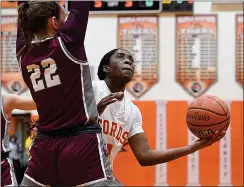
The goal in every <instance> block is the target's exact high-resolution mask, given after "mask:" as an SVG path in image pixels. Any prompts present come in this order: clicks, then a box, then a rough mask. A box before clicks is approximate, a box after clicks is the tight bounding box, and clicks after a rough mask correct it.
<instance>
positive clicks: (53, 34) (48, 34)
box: [35, 32, 56, 40]
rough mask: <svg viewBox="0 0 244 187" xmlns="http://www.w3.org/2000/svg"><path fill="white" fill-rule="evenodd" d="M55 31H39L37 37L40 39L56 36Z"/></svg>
mask: <svg viewBox="0 0 244 187" xmlns="http://www.w3.org/2000/svg"><path fill="white" fill-rule="evenodd" d="M55 34H56V33H55V32H47V33H38V34H36V35H35V36H36V39H38V40H45V39H46V38H50V37H53V36H55Z"/></svg>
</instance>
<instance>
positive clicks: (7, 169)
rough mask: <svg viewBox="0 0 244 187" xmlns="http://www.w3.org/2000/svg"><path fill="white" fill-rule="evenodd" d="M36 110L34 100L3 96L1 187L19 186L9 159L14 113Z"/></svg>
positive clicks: (10, 95) (11, 95) (12, 95)
mask: <svg viewBox="0 0 244 187" xmlns="http://www.w3.org/2000/svg"><path fill="white" fill-rule="evenodd" d="M14 109H19V110H35V109H36V104H35V103H34V101H33V100H32V99H27V98H24V97H20V96H18V95H14V94H9V95H4V96H2V95H1V186H9V185H12V186H17V185H18V184H17V180H16V177H15V173H14V168H13V163H12V160H11V159H10V158H9V150H8V148H7V147H8V146H7V145H8V142H9V135H8V133H9V129H10V120H11V116H12V111H13V110H14Z"/></svg>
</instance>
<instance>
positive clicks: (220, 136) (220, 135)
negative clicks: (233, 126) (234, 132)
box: [215, 131, 226, 141]
mask: <svg viewBox="0 0 244 187" xmlns="http://www.w3.org/2000/svg"><path fill="white" fill-rule="evenodd" d="M225 135H226V132H225V131H221V132H220V133H219V134H218V136H217V137H216V138H215V140H216V141H219V140H221V139H222V138H223V137H224V136H225Z"/></svg>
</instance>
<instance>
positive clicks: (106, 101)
mask: <svg viewBox="0 0 244 187" xmlns="http://www.w3.org/2000/svg"><path fill="white" fill-rule="evenodd" d="M123 95H124V93H123V92H116V93H111V94H110V95H108V96H106V97H104V98H102V99H101V101H100V102H99V103H98V104H97V111H98V114H99V115H101V114H102V113H103V111H104V110H105V109H106V107H107V106H108V105H110V104H112V103H114V102H117V101H118V100H119V99H120V98H122V97H123Z"/></svg>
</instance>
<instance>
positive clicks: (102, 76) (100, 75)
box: [97, 48, 118, 80]
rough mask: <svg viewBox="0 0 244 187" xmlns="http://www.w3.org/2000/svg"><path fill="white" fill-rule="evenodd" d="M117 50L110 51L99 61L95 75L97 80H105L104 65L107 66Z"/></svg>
mask: <svg viewBox="0 0 244 187" xmlns="http://www.w3.org/2000/svg"><path fill="white" fill-rule="evenodd" d="M117 50H118V48H117V49H113V50H111V51H109V52H108V53H106V54H105V55H104V56H103V58H102V59H101V61H100V64H99V66H98V71H97V75H98V78H99V79H100V80H104V79H105V78H106V73H105V72H104V71H103V67H104V66H105V65H109V60H110V57H111V56H112V55H113V54H114V53H115V52H116V51H117Z"/></svg>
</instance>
